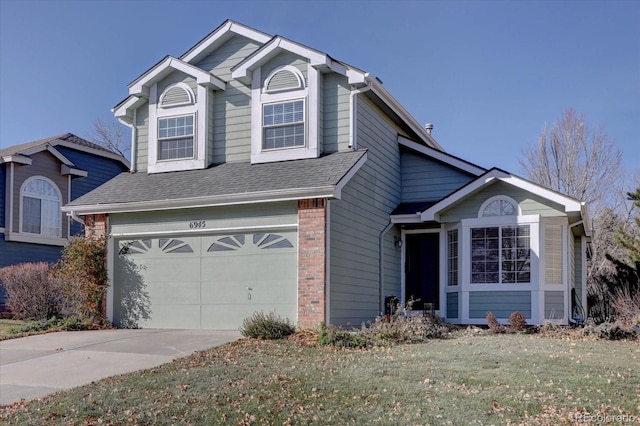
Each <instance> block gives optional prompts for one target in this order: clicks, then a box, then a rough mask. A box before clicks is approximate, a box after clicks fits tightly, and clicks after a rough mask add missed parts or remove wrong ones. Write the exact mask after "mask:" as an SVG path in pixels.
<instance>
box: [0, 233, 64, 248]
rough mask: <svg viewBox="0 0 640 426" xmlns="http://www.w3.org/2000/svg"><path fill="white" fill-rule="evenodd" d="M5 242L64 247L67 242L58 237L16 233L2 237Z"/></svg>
mask: <svg viewBox="0 0 640 426" xmlns="http://www.w3.org/2000/svg"><path fill="white" fill-rule="evenodd" d="M4 239H5V241H15V242H20V243H30V244H42V245H47V246H60V247H63V246H66V245H67V244H68V243H69V241H68V240H67V239H66V238H60V237H45V236H42V235H35V234H20V233H17V232H10V233H8V234H5V235H4Z"/></svg>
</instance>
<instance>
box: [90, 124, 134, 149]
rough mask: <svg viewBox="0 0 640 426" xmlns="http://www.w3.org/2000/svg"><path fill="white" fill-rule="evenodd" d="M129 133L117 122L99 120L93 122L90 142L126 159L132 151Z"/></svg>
mask: <svg viewBox="0 0 640 426" xmlns="http://www.w3.org/2000/svg"><path fill="white" fill-rule="evenodd" d="M129 137H130V136H129V132H128V131H127V128H125V127H124V126H123V125H122V124H120V123H118V122H117V121H115V120H114V121H109V122H105V121H102V120H101V119H99V118H96V119H95V120H94V121H93V129H92V130H91V132H90V133H89V136H88V139H89V141H91V142H93V143H95V144H98V145H100V146H102V147H104V148H107V149H108V150H110V151H112V152H115V153H116V154H120V155H122V156H123V157H126V156H127V155H126V154H127V153H128V152H129V151H130V150H131V143H130V140H129Z"/></svg>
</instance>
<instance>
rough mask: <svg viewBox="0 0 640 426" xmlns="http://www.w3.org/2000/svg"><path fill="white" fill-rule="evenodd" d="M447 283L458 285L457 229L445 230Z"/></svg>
mask: <svg viewBox="0 0 640 426" xmlns="http://www.w3.org/2000/svg"><path fill="white" fill-rule="evenodd" d="M447 284H448V285H458V230H457V229H453V230H451V231H448V232H447Z"/></svg>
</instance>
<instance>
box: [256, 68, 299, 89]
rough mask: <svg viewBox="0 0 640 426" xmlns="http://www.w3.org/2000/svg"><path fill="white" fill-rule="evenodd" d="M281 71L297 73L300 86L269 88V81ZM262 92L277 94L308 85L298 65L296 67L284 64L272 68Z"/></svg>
mask: <svg viewBox="0 0 640 426" xmlns="http://www.w3.org/2000/svg"><path fill="white" fill-rule="evenodd" d="M281 71H288V72H290V73H291V74H293V75H295V77H296V79H297V80H298V87H285V88H282V89H274V90H268V89H267V87H269V83H270V82H271V80H272V79H273V77H274V76H275V75H276V74H278V73H279V72H281ZM262 86H263V87H262V93H268V94H271V95H272V94H275V93H279V92H286V91H293V90H302V89H304V88H305V87H306V84H305V81H304V76H303V75H302V73H301V72H300V70H299V69H298V68H296V67H294V66H293V65H283V66H281V67H277V68H276V69H274V70H272V71H271V72H270V73H269V74H268V75H267V76H266V77H265V79H264V84H263V85H262Z"/></svg>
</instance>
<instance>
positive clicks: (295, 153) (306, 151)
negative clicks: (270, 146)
mask: <svg viewBox="0 0 640 426" xmlns="http://www.w3.org/2000/svg"><path fill="white" fill-rule="evenodd" d="M307 158H318V150H317V149H314V148H307V147H300V148H285V149H277V150H273V151H261V152H259V153H256V154H253V153H252V154H251V164H256V163H273V162H276V161H289V160H303V159H307Z"/></svg>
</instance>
